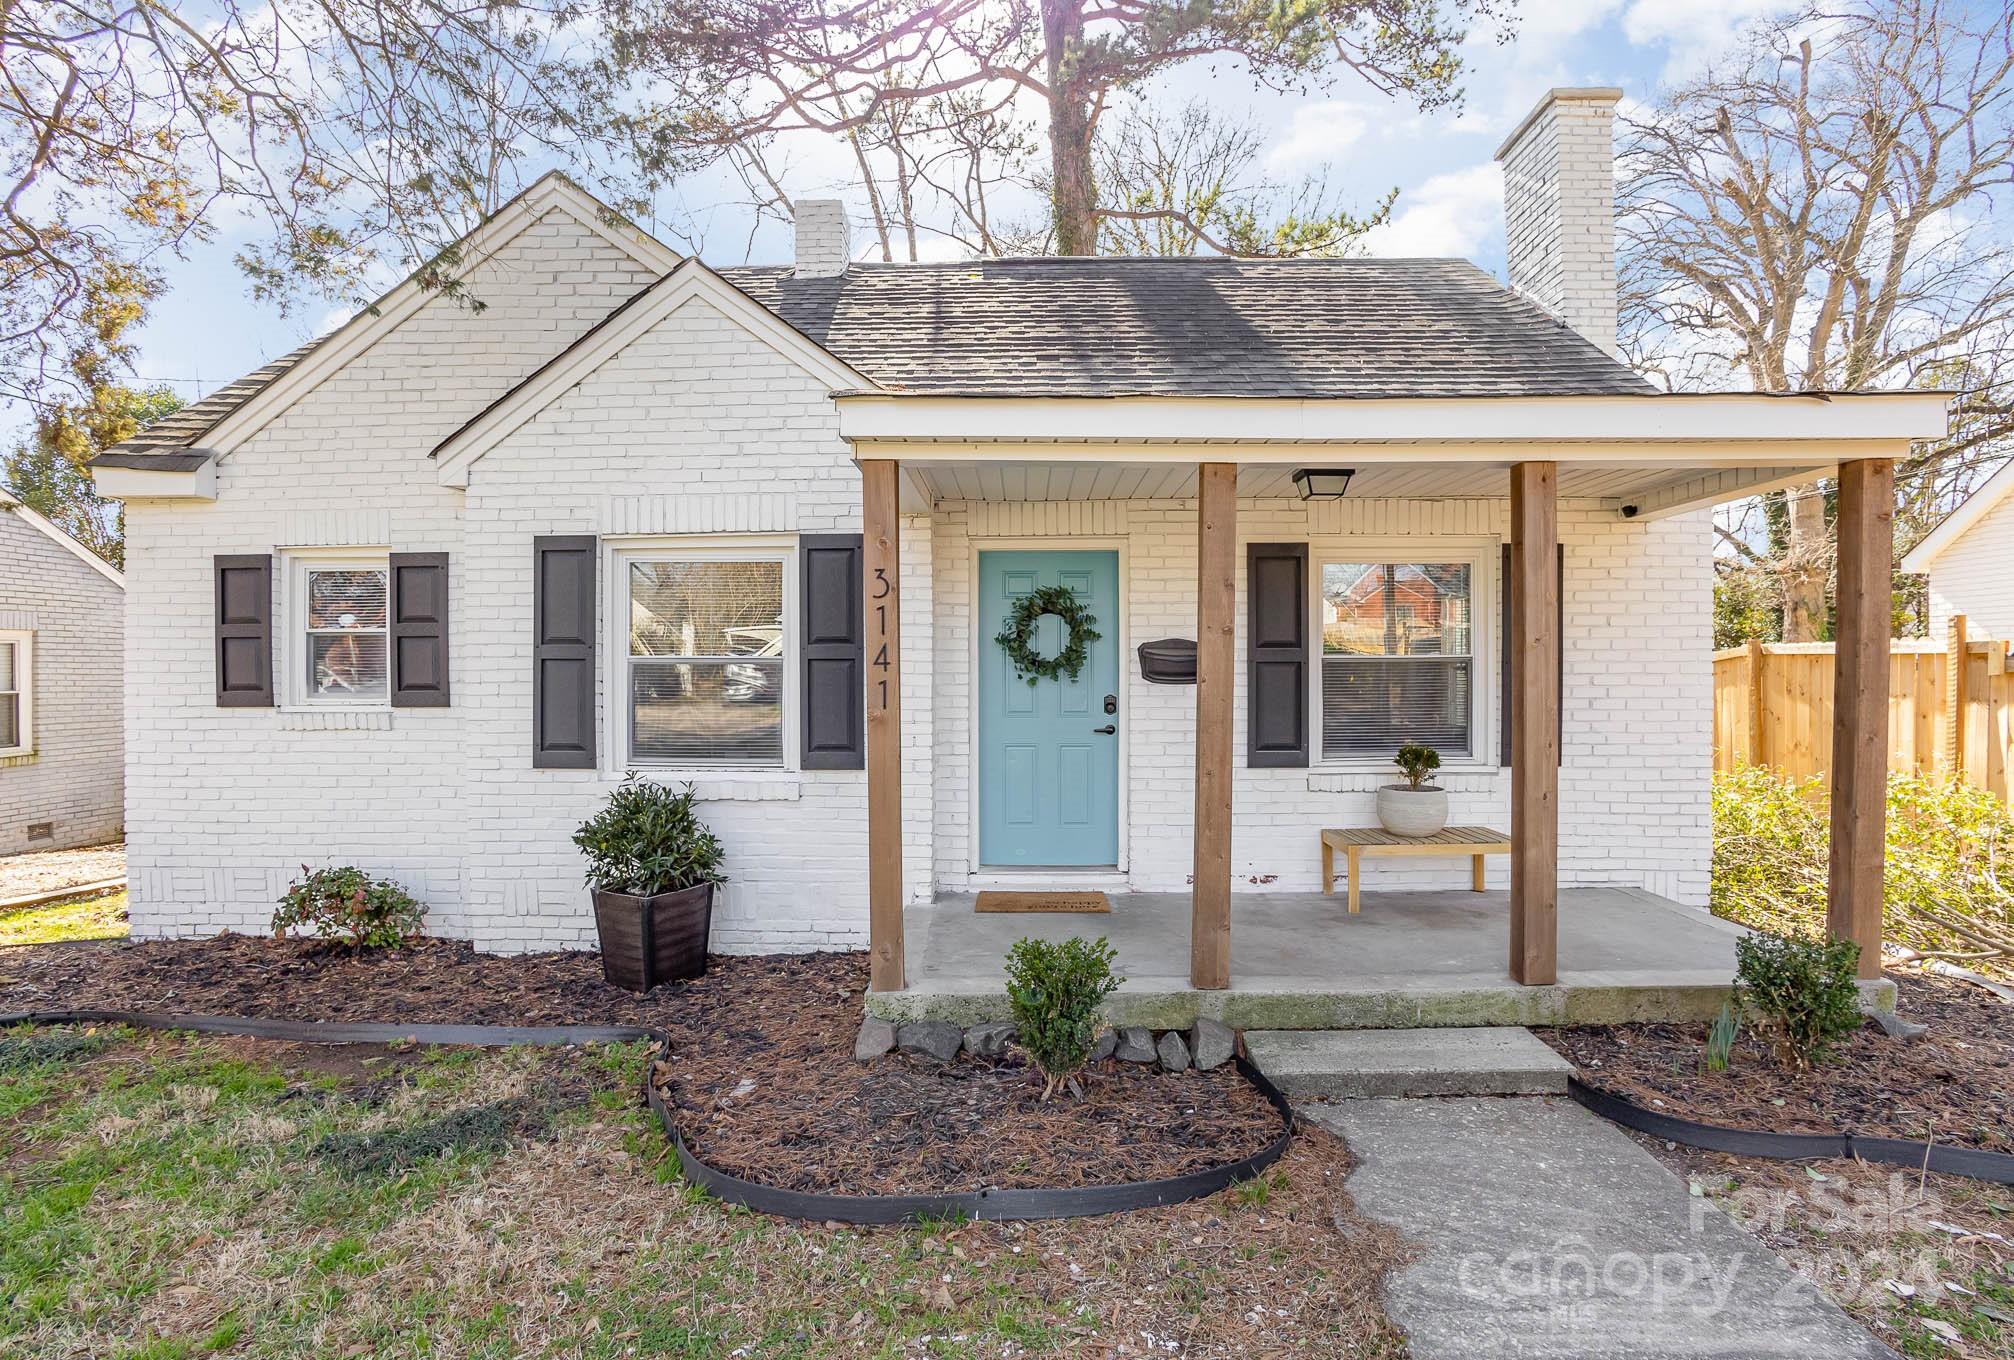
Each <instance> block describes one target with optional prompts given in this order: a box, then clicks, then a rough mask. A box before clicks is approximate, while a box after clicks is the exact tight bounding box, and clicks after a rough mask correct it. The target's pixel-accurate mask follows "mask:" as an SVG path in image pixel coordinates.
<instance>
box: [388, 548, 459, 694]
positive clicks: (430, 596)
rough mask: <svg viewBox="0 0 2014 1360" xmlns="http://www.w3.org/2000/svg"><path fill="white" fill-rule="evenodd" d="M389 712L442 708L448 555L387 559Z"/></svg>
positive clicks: (445, 682)
mask: <svg viewBox="0 0 2014 1360" xmlns="http://www.w3.org/2000/svg"><path fill="white" fill-rule="evenodd" d="M391 567H392V707H393V708H446V707H447V706H448V555H447V554H446V553H437V552H435V553H393V554H392V561H391Z"/></svg>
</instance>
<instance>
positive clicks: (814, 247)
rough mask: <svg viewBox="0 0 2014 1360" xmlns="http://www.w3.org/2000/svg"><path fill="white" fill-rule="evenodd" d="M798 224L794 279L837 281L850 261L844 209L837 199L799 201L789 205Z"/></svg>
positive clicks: (849, 242)
mask: <svg viewBox="0 0 2014 1360" xmlns="http://www.w3.org/2000/svg"><path fill="white" fill-rule="evenodd" d="M792 212H793V213H794V215H795V217H796V223H797V277H798V278H800V279H830V278H837V277H838V276H839V275H841V274H844V273H845V272H846V263H847V261H848V260H851V259H852V258H853V241H852V238H851V236H850V235H849V233H848V231H847V226H846V205H845V204H844V203H841V202H840V201H839V200H838V199H836V198H800V199H798V200H797V202H796V203H795V204H793V205H792Z"/></svg>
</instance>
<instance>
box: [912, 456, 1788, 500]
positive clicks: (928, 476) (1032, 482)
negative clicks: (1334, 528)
mask: <svg viewBox="0 0 2014 1360" xmlns="http://www.w3.org/2000/svg"><path fill="white" fill-rule="evenodd" d="M902 466H903V468H904V469H905V470H906V471H908V472H909V473H911V474H912V475H913V476H914V477H915V479H916V482H917V484H918V486H919V489H920V490H921V491H922V492H923V494H924V496H925V497H926V498H927V499H929V500H930V501H931V502H932V503H933V504H937V503H943V502H947V501H1105V500H1170V499H1174V500H1179V499H1184V498H1189V497H1193V496H1194V495H1195V494H1196V465H1195V464H1194V463H1173V464H1170V463H1059V462H1027V463H1004V462H1001V463H996V462H942V463H932V462H930V461H928V460H927V459H924V460H914V459H908V458H905V459H903V461H902ZM1310 466H1322V467H1334V466H1345V467H1346V466H1349V464H1348V462H1347V460H1339V461H1325V462H1322V463H1311V464H1310ZM1822 470H1823V469H1818V468H1799V467H1770V468H1743V469H1739V470H1715V469H1706V468H1701V467H1699V466H1697V465H1686V466H1673V465H1655V464H1642V463H1634V464H1602V463H1562V464H1560V466H1559V494H1560V496H1561V497H1563V498H1568V499H1575V500H1603V501H1610V502H1613V503H1614V504H1616V505H1618V506H1621V505H1624V504H1644V505H1646V506H1648V505H1653V504H1654V505H1659V506H1660V507H1666V506H1669V505H1670V504H1673V503H1675V501H1674V498H1676V497H1684V498H1686V499H1687V500H1694V499H1697V498H1699V497H1702V496H1704V497H1710V498H1712V499H1732V498H1734V497H1736V496H1739V495H1742V494H1746V492H1747V491H1748V490H1753V489H1756V488H1759V487H1761V486H1763V485H1772V484H1780V483H1781V482H1782V481H1784V480H1785V479H1786V478H1789V477H1792V476H1801V475H1809V474H1810V473H1813V472H1817V471H1822ZM1293 476H1294V469H1293V468H1291V467H1285V466H1264V465H1257V464H1246V465H1243V466H1241V467H1240V468H1239V469H1238V494H1239V495H1240V496H1247V497H1267V496H1280V497H1289V498H1291V497H1293V496H1294V494H1295V492H1294V484H1293ZM1509 494H1510V463H1509V462H1508V461H1505V462H1501V463H1426V462H1422V463H1365V464H1363V465H1362V466H1360V467H1359V468H1358V469H1357V475H1356V477H1355V478H1354V479H1353V480H1352V481H1351V483H1350V497H1351V498H1352V499H1356V498H1359V497H1364V498H1372V497H1378V498H1382V497H1394V498H1402V499H1418V498H1435V497H1464V498H1465V497H1485V498H1498V497H1507V496H1509ZM1709 503H1710V502H1709Z"/></svg>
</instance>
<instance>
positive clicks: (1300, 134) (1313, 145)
mask: <svg viewBox="0 0 2014 1360" xmlns="http://www.w3.org/2000/svg"><path fill="white" fill-rule="evenodd" d="M1369 130H1370V119H1369V118H1368V117H1367V116H1366V111H1365V109H1364V107H1363V106H1362V105H1361V104H1353V103H1351V102H1350V101H1349V100H1346V99H1324V100H1322V101H1321V102H1320V103H1317V104H1303V105H1300V106H1299V107H1297V108H1296V109H1295V110H1294V116H1293V119H1292V121H1291V122H1289V123H1288V124H1287V131H1286V135H1285V136H1283V137H1282V138H1281V139H1280V140H1279V142H1278V143H1276V144H1275V145H1274V146H1273V148H1272V149H1271V150H1270V151H1268V152H1267V153H1266V168H1267V169H1268V170H1270V171H1272V172H1273V173H1274V174H1281V173H1284V172H1288V171H1297V170H1306V169H1310V168H1312V167H1314V166H1317V165H1320V164H1322V163H1323V162H1325V161H1329V160H1333V159H1335V158H1336V157H1337V156H1340V155H1341V154H1342V153H1343V152H1345V151H1347V150H1349V148H1350V147H1351V146H1353V145H1355V144H1356V142H1357V141H1358V140H1359V139H1360V138H1362V137H1363V135H1364V133H1366V132H1368V131H1369Z"/></svg>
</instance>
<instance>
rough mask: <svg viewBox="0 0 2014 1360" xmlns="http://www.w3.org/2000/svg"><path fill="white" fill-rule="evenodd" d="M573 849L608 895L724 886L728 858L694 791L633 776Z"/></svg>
mask: <svg viewBox="0 0 2014 1360" xmlns="http://www.w3.org/2000/svg"><path fill="white" fill-rule="evenodd" d="M573 843H574V844H575V845H577V846H579V847H580V848H581V850H582V851H583V852H584V853H585V854H586V855H587V881H588V885H589V886H590V887H594V888H599V889H601V890H602V891H604V892H620V893H633V894H635V895H636V896H638V897H653V896H655V895H657V894H658V893H668V892H678V891H680V890H682V889H685V888H696V887H698V886H699V885H700V884H702V883H725V882H726V881H727V875H726V874H723V873H722V872H721V871H720V861H721V860H722V859H723V858H725V854H726V852H725V851H723V850H722V849H721V846H720V839H719V838H718V837H717V836H715V835H714V834H713V833H712V832H711V831H708V830H707V829H706V823H704V822H702V821H700V820H699V814H698V813H696V812H694V811H693V789H692V785H690V784H687V785H686V786H685V787H684V788H683V789H677V790H674V789H672V788H670V787H668V786H667V785H664V784H657V783H653V782H651V781H650V780H648V779H645V778H643V777H642V776H640V775H635V774H632V775H630V776H629V778H627V779H625V780H623V781H622V783H621V784H620V785H618V786H617V788H616V790H615V792H614V793H612V794H610V795H609V796H608V802H607V803H606V804H605V805H604V806H603V807H602V810H601V811H600V812H597V813H595V815H594V816H592V817H590V818H588V819H587V821H586V822H584V823H582V825H581V828H580V830H578V831H576V832H575V833H574V836H573Z"/></svg>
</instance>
